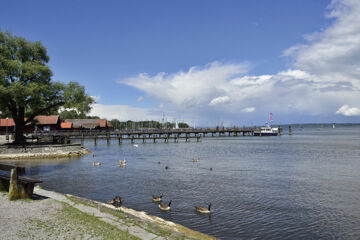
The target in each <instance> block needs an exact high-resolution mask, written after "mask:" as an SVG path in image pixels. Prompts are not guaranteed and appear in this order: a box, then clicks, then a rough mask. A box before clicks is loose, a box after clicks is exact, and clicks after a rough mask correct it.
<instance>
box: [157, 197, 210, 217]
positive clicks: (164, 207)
mask: <svg viewBox="0 0 360 240" xmlns="http://www.w3.org/2000/svg"><path fill="white" fill-rule="evenodd" d="M162 197H163V194H161V195H160V196H156V195H153V196H152V200H153V202H156V203H159V208H160V210H162V211H169V210H170V209H171V207H170V205H171V202H172V200H170V201H169V203H167V204H166V203H161V202H162ZM210 208H211V203H209V205H208V207H201V206H195V210H196V211H197V212H199V213H210V212H211V210H210Z"/></svg>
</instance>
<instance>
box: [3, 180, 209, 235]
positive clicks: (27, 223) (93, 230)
mask: <svg viewBox="0 0 360 240" xmlns="http://www.w3.org/2000/svg"><path fill="white" fill-rule="evenodd" d="M34 193H35V194H36V195H37V196H42V197H37V199H35V200H17V201H11V202H10V201H8V199H7V193H5V192H0V223H1V224H0V238H1V239H5V238H6V239H145V240H151V239H153V240H160V239H215V238H213V237H210V236H208V235H205V234H202V233H199V232H196V231H193V230H191V229H188V228H186V227H184V226H182V225H179V224H175V223H173V222H168V221H165V220H163V219H161V218H158V217H154V216H150V215H147V214H146V213H144V212H139V211H135V210H132V209H128V208H125V207H120V208H115V207H113V206H111V205H108V204H104V203H100V202H95V201H91V200H88V199H83V198H78V197H75V196H71V195H63V194H60V193H56V192H52V191H47V190H44V189H41V188H39V187H36V188H35V190H34Z"/></svg>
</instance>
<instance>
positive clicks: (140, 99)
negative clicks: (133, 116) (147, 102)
mask: <svg viewBox="0 0 360 240" xmlns="http://www.w3.org/2000/svg"><path fill="white" fill-rule="evenodd" d="M136 101H138V102H142V101H144V97H143V96H139V97H138V98H137V99H136Z"/></svg>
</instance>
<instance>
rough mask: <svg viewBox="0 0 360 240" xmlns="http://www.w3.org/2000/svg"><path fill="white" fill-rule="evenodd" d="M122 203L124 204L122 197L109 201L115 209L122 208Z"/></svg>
mask: <svg viewBox="0 0 360 240" xmlns="http://www.w3.org/2000/svg"><path fill="white" fill-rule="evenodd" d="M122 202H123V199H122V197H120V196H115V198H114V199H113V200H110V201H108V204H111V205H113V206H115V207H120V205H121V204H122Z"/></svg>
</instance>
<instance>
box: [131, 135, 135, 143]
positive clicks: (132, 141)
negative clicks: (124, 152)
mask: <svg viewBox="0 0 360 240" xmlns="http://www.w3.org/2000/svg"><path fill="white" fill-rule="evenodd" d="M131 144H134V136H131Z"/></svg>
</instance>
